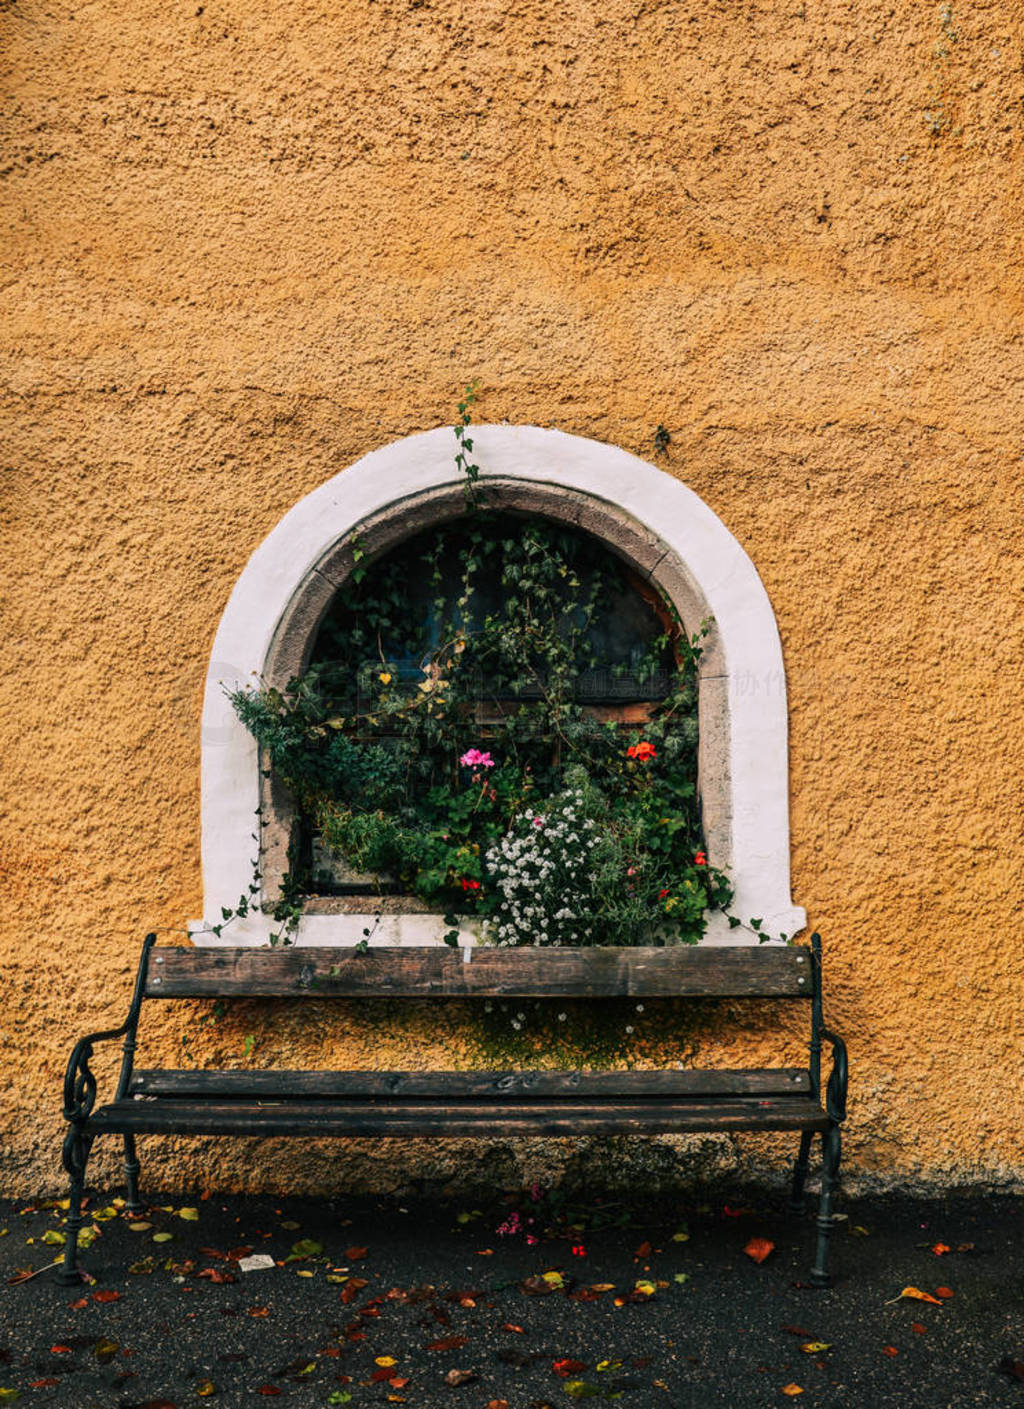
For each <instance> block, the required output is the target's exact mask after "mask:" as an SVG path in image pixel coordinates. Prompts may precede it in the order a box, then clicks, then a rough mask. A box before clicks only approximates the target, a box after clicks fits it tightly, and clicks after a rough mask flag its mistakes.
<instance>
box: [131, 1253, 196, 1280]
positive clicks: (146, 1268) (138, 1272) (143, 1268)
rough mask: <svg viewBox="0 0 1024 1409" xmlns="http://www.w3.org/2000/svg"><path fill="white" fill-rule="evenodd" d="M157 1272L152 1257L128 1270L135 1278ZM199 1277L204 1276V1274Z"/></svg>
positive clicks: (145, 1258) (133, 1264)
mask: <svg viewBox="0 0 1024 1409" xmlns="http://www.w3.org/2000/svg"><path fill="white" fill-rule="evenodd" d="M155 1270H156V1263H155V1262H154V1260H153V1259H152V1258H151V1257H144V1258H143V1259H142V1261H141V1262H133V1263H131V1265H130V1266H129V1268H128V1271H129V1272H130V1273H131V1274H132V1276H133V1277H148V1276H149V1274H150V1273H151V1272H153V1271H155ZM199 1275H200V1276H202V1273H200V1274H199Z"/></svg>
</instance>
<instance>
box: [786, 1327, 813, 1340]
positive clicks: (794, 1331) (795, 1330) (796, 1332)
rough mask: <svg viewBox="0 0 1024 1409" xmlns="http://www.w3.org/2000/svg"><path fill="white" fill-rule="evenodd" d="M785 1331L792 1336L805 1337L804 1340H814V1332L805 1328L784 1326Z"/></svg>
mask: <svg viewBox="0 0 1024 1409" xmlns="http://www.w3.org/2000/svg"><path fill="white" fill-rule="evenodd" d="M782 1329H783V1330H784V1331H788V1332H789V1334H790V1335H791V1336H803V1338H804V1340H813V1339H814V1332H813V1331H808V1330H807V1328H806V1327H805V1326H783V1328H782Z"/></svg>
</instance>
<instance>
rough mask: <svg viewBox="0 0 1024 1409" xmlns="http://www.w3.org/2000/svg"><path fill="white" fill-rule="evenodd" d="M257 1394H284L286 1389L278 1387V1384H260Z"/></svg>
mask: <svg viewBox="0 0 1024 1409" xmlns="http://www.w3.org/2000/svg"><path fill="white" fill-rule="evenodd" d="M256 1393H257V1394H283V1393H284V1391H283V1390H280V1389H278V1387H277V1385H260V1386H259V1388H258V1389H257V1391H256Z"/></svg>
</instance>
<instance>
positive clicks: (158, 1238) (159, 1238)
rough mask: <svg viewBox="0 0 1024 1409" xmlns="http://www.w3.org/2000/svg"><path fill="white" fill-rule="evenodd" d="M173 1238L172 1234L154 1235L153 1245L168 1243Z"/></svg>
mask: <svg viewBox="0 0 1024 1409" xmlns="http://www.w3.org/2000/svg"><path fill="white" fill-rule="evenodd" d="M173 1237H174V1234H173V1233H154V1234H153V1241H154V1243H169V1242H170V1241H171V1239H172V1238H173Z"/></svg>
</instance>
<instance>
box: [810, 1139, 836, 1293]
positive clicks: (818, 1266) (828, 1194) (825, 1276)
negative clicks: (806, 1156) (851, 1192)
mask: <svg viewBox="0 0 1024 1409" xmlns="http://www.w3.org/2000/svg"><path fill="white" fill-rule="evenodd" d="M821 1153H822V1165H821V1202H820V1204H819V1205H818V1220H817V1222H818V1250H817V1253H816V1256H815V1259H814V1266H813V1267H812V1268H811V1286H812V1287H827V1286H828V1285H829V1283H830V1282H831V1280H832V1278H831V1275H830V1273H829V1270H828V1246H829V1239H830V1238H831V1236H832V1199H833V1196H834V1194H835V1191H836V1186H837V1185H838V1183H839V1161H840V1158H841V1156H842V1136H841V1134H840V1130H839V1126H838V1125H830V1126H829V1128H828V1129H827V1130H826V1131H825V1132H824V1133H823V1135H822V1137H821Z"/></svg>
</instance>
